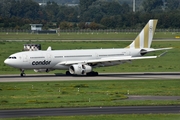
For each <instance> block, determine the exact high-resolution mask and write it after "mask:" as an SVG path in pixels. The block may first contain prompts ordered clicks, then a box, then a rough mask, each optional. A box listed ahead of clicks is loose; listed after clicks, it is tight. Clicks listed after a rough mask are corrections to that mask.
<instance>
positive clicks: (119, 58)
mask: <svg viewBox="0 0 180 120" xmlns="http://www.w3.org/2000/svg"><path fill="white" fill-rule="evenodd" d="M151 58H157V56H145V57H132V56H122V57H106V58H101V59H92V60H78V61H75V60H74V61H63V62H60V63H59V64H61V65H62V64H64V65H72V64H78V63H81V64H96V63H104V62H115V61H119V62H120V61H131V60H138V59H151Z"/></svg>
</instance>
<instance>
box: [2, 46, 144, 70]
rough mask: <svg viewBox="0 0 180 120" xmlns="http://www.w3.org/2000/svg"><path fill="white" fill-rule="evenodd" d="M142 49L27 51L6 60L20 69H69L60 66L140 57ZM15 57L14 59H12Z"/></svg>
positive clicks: (115, 63)
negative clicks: (112, 58) (89, 61)
mask: <svg viewBox="0 0 180 120" xmlns="http://www.w3.org/2000/svg"><path fill="white" fill-rule="evenodd" d="M140 50H141V49H126V48H125V49H86V50H50V51H25V52H18V53H15V54H12V55H10V57H9V58H7V59H6V60H5V63H6V64H8V65H9V66H12V67H15V68H20V69H52V70H53V69H69V66H68V65H63V64H59V63H61V62H66V61H79V60H92V59H93V60H95V59H101V58H106V57H107V58H111V57H121V56H132V57H139V56H141V54H140ZM13 57H14V59H12V58H13ZM117 64H122V62H117V61H116V62H106V63H103V64H102V65H101V64H98V65H94V66H93V67H98V66H111V65H117Z"/></svg>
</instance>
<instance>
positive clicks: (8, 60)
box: [4, 59, 14, 67]
mask: <svg viewBox="0 0 180 120" xmlns="http://www.w3.org/2000/svg"><path fill="white" fill-rule="evenodd" d="M4 63H5V64H6V65H9V66H12V67H13V66H14V64H13V61H12V60H11V59H6V60H5V61H4Z"/></svg>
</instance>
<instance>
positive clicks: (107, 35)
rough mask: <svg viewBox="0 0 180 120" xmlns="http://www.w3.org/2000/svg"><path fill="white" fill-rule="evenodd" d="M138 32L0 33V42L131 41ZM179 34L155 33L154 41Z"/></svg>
mask: <svg viewBox="0 0 180 120" xmlns="http://www.w3.org/2000/svg"><path fill="white" fill-rule="evenodd" d="M138 34H139V32H62V33H60V34H31V33H12V32H9V33H5V32H1V33H0V40H126V39H130V40H133V39H134V38H135V37H136V36H137V35H138ZM27 36H28V37H27ZM176 36H180V33H179V32H156V33H155V35H154V38H155V39H164V38H165V39H174V38H175V37H176Z"/></svg>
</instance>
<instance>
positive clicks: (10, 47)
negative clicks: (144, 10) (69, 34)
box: [0, 41, 180, 74]
mask: <svg viewBox="0 0 180 120" xmlns="http://www.w3.org/2000/svg"><path fill="white" fill-rule="evenodd" d="M26 43H38V44H41V45H42V49H44V50H45V49H47V47H48V46H52V48H53V49H91V48H100V49H101V48H123V47H125V46H127V45H129V44H130V43H131V42H130V41H93V42H92V41H84V42H77V41H71V42H61V41H56V42H51V41H45V42H40V41H35V42H3V41H1V42H0V48H1V51H0V74H12V73H14V74H17V73H18V74H19V73H20V71H19V70H17V69H15V68H12V67H9V66H7V65H5V64H4V60H5V59H6V58H7V57H8V56H9V55H10V54H13V53H15V52H20V51H22V49H23V44H26ZM179 44H180V42H179V41H154V42H153V43H152V47H153V48H161V47H174V49H172V50H169V52H168V53H167V55H165V56H163V57H160V58H157V59H149V60H136V61H133V62H132V64H129V63H126V64H122V65H118V66H111V67H102V68H97V69H95V71H98V72H104V73H105V72H106V73H107V72H177V71H180V70H179V68H180V64H179V60H180V58H179V57H178V56H179V53H180V47H179ZM161 53H162V51H160V52H154V53H151V54H150V55H159V54H161ZM54 72H55V73H57V72H63V73H64V71H52V72H51V73H54ZM29 73H34V71H32V70H30V71H26V74H29Z"/></svg>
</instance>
